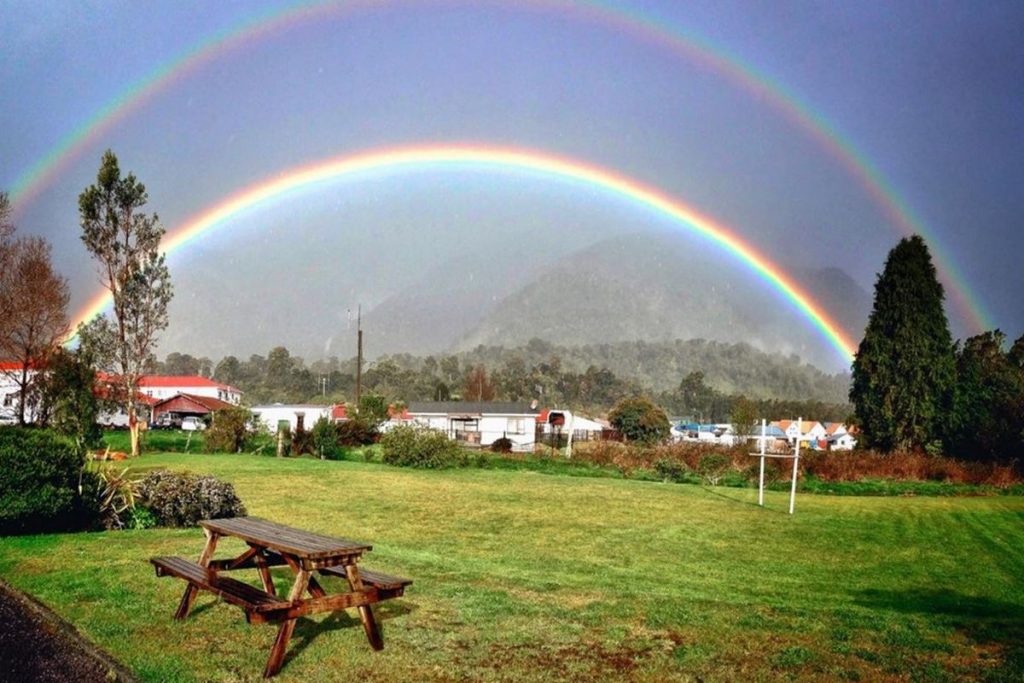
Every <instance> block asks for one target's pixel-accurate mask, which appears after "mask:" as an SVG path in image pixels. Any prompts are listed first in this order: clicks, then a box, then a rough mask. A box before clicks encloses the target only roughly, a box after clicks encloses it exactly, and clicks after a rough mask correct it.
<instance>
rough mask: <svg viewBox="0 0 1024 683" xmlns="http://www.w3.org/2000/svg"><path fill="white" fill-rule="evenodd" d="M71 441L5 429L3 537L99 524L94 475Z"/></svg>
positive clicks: (0, 447)
mask: <svg viewBox="0 0 1024 683" xmlns="http://www.w3.org/2000/svg"><path fill="white" fill-rule="evenodd" d="M84 464H85V461H84V458H83V456H82V455H81V454H80V453H79V452H78V449H76V448H75V446H74V444H73V443H72V442H71V441H69V440H68V439H66V438H63V437H60V436H58V435H56V434H54V433H53V432H50V431H46V430H41V429H23V428H14V427H10V428H3V429H0V534H20V533H40V532H51V531H69V530H74V529H84V528H87V527H90V526H92V525H93V523H94V522H95V519H96V501H95V497H94V496H92V495H86V496H83V495H82V493H81V492H82V491H87V492H89V493H90V494H91V492H92V491H94V490H95V487H96V483H95V478H94V475H92V474H91V473H90V472H86V471H84V470H83V467H84Z"/></svg>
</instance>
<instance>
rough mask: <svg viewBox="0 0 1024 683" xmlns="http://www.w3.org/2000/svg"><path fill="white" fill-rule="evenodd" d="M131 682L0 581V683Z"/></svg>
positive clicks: (105, 657) (62, 623) (38, 606)
mask: <svg viewBox="0 0 1024 683" xmlns="http://www.w3.org/2000/svg"><path fill="white" fill-rule="evenodd" d="M134 680H135V679H134V677H132V676H131V674H129V673H128V671H127V670H126V669H125V668H124V667H123V666H122V665H120V664H118V663H117V662H115V661H114V660H113V659H112V658H111V657H110V656H109V655H107V654H106V653H104V652H102V651H101V650H99V649H98V648H97V647H96V646H94V645H92V644H91V643H89V642H88V641H87V640H86V639H85V638H84V637H82V634H80V633H79V632H78V631H77V630H75V628H74V627H73V626H71V625H70V624H68V623H67V622H66V621H64V620H63V619H61V618H60V617H58V616H57V615H56V614H54V613H53V612H52V611H51V610H49V609H48V608H47V607H45V606H43V605H42V604H40V603H39V602H37V601H35V600H34V599H32V598H31V597H29V596H26V595H24V594H22V593H19V592H18V591H16V590H15V589H14V588H12V587H11V586H10V585H9V584H7V583H6V582H4V581H2V580H0V681H18V682H19V683H21V682H26V683H27V682H30V681H45V682H47V683H49V682H50V681H53V682H55V683H56V682H58V681H59V682H60V683H64V682H65V681H81V682H82V683H94V682H103V683H115V682H117V681H121V682H125V683H127V682H131V681H134Z"/></svg>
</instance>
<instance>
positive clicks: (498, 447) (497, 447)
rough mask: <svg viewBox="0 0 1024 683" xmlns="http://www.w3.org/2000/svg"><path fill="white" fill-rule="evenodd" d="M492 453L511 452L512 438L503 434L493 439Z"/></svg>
mask: <svg viewBox="0 0 1024 683" xmlns="http://www.w3.org/2000/svg"><path fill="white" fill-rule="evenodd" d="M491 452H492V453H511V452H512V439H510V438H508V437H507V436H503V437H501V438H500V439H495V440H494V443H492V444H491Z"/></svg>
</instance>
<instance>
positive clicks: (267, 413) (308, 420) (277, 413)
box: [252, 405, 331, 433]
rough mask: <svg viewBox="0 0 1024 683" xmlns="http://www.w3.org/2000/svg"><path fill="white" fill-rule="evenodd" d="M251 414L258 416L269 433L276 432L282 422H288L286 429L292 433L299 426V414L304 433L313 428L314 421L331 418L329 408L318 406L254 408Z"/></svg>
mask: <svg viewBox="0 0 1024 683" xmlns="http://www.w3.org/2000/svg"><path fill="white" fill-rule="evenodd" d="M252 412H253V414H255V415H258V416H259V420H260V422H261V423H262V424H263V426H265V427H266V428H267V429H268V430H270V432H272V433H276V432H277V425H278V423H280V422H281V421H282V420H287V421H288V427H289V429H291V431H292V432H294V431H295V430H296V428H297V427H298V425H299V415H298V414H299V413H302V414H303V416H304V417H303V419H302V426H303V428H304V429H305V430H306V431H309V430H310V429H312V428H313V425H315V424H316V421H317V420H319V419H320V418H321V417H327V418H328V419H330V417H331V406H318V405H274V406H254V407H253V408H252Z"/></svg>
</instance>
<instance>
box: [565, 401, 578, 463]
mask: <svg viewBox="0 0 1024 683" xmlns="http://www.w3.org/2000/svg"><path fill="white" fill-rule="evenodd" d="M575 422H576V416H575V415H573V414H572V413H569V438H568V439H567V440H566V442H565V457H566V459H567V460H572V433H573V427H574V426H575V424H574V423H575Z"/></svg>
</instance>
